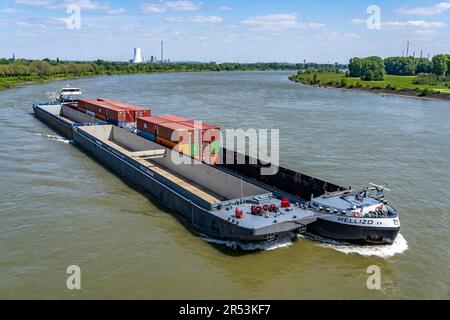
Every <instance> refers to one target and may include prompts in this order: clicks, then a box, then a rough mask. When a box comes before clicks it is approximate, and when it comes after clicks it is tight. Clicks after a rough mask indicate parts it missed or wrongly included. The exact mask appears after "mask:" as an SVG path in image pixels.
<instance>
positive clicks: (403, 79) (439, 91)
mask: <svg viewBox="0 0 450 320" xmlns="http://www.w3.org/2000/svg"><path fill="white" fill-rule="evenodd" d="M414 78H415V77H413V76H392V75H387V76H386V77H385V79H384V80H383V81H364V80H361V79H360V78H356V77H347V76H346V75H345V74H344V73H333V72H316V73H314V72H312V73H297V74H296V75H292V76H290V77H289V80H291V81H294V82H298V83H302V84H305V85H313V86H319V87H331V88H339V89H344V90H353V91H363V92H371V93H378V94H382V95H392V96H402V97H411V98H421V99H435V100H445V101H450V88H448V87H447V86H446V85H448V84H446V83H440V84H438V85H420V84H415V83H413V80H414Z"/></svg>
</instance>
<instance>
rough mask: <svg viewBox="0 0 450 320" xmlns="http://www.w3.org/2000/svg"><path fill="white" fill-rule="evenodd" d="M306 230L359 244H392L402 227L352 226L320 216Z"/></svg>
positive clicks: (325, 236)
mask: <svg viewBox="0 0 450 320" xmlns="http://www.w3.org/2000/svg"><path fill="white" fill-rule="evenodd" d="M306 231H307V232H309V233H313V234H316V235H319V236H321V237H324V238H329V239H333V240H341V241H345V242H352V243H358V244H361V243H362V244H392V243H393V242H394V240H395V238H396V237H397V234H398V232H399V231H400V227H398V228H376V227H364V226H352V225H348V224H343V223H338V222H332V221H327V220H323V219H320V218H319V219H317V221H316V222H313V223H311V224H310V225H308V226H307V228H306Z"/></svg>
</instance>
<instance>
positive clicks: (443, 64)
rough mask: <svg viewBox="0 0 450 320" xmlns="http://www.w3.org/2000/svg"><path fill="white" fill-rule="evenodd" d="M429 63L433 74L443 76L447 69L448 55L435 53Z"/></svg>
mask: <svg viewBox="0 0 450 320" xmlns="http://www.w3.org/2000/svg"><path fill="white" fill-rule="evenodd" d="M431 63H432V65H433V67H432V70H433V73H434V74H435V75H437V76H445V74H446V73H447V70H448V69H447V68H448V64H447V63H448V55H446V54H437V55H435V56H434V57H433V59H432V60H431Z"/></svg>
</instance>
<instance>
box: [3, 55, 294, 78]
mask: <svg viewBox="0 0 450 320" xmlns="http://www.w3.org/2000/svg"><path fill="white" fill-rule="evenodd" d="M299 68H302V66H301V65H300V64H289V63H275V62H274V63H248V64H241V63H221V64H217V63H188V62H186V63H141V64H131V63H127V62H112V61H105V60H96V61H92V62H76V61H74V62H67V61H66V62H64V61H59V59H57V60H50V59H44V60H24V59H20V60H12V59H4V58H2V59H0V77H17V76H19V77H20V76H39V77H47V76H54V75H61V76H64V75H74V76H82V75H108V74H133V73H154V72H189V71H253V70H297V69H299Z"/></svg>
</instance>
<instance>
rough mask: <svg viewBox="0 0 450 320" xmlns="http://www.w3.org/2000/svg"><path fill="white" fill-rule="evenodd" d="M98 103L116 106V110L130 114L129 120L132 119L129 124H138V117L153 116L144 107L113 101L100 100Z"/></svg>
mask: <svg viewBox="0 0 450 320" xmlns="http://www.w3.org/2000/svg"><path fill="white" fill-rule="evenodd" d="M97 100H98V101H101V102H104V103H107V104H108V105H111V106H114V107H116V108H120V109H122V110H124V111H126V112H127V113H129V116H127V117H128V118H130V119H132V120H131V121H129V122H136V121H137V118H138V117H150V116H151V115H152V111H151V110H150V109H147V108H144V107H138V106H133V105H131V104H127V103H123V102H120V101H115V100H111V99H104V98H100V99H97Z"/></svg>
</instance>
